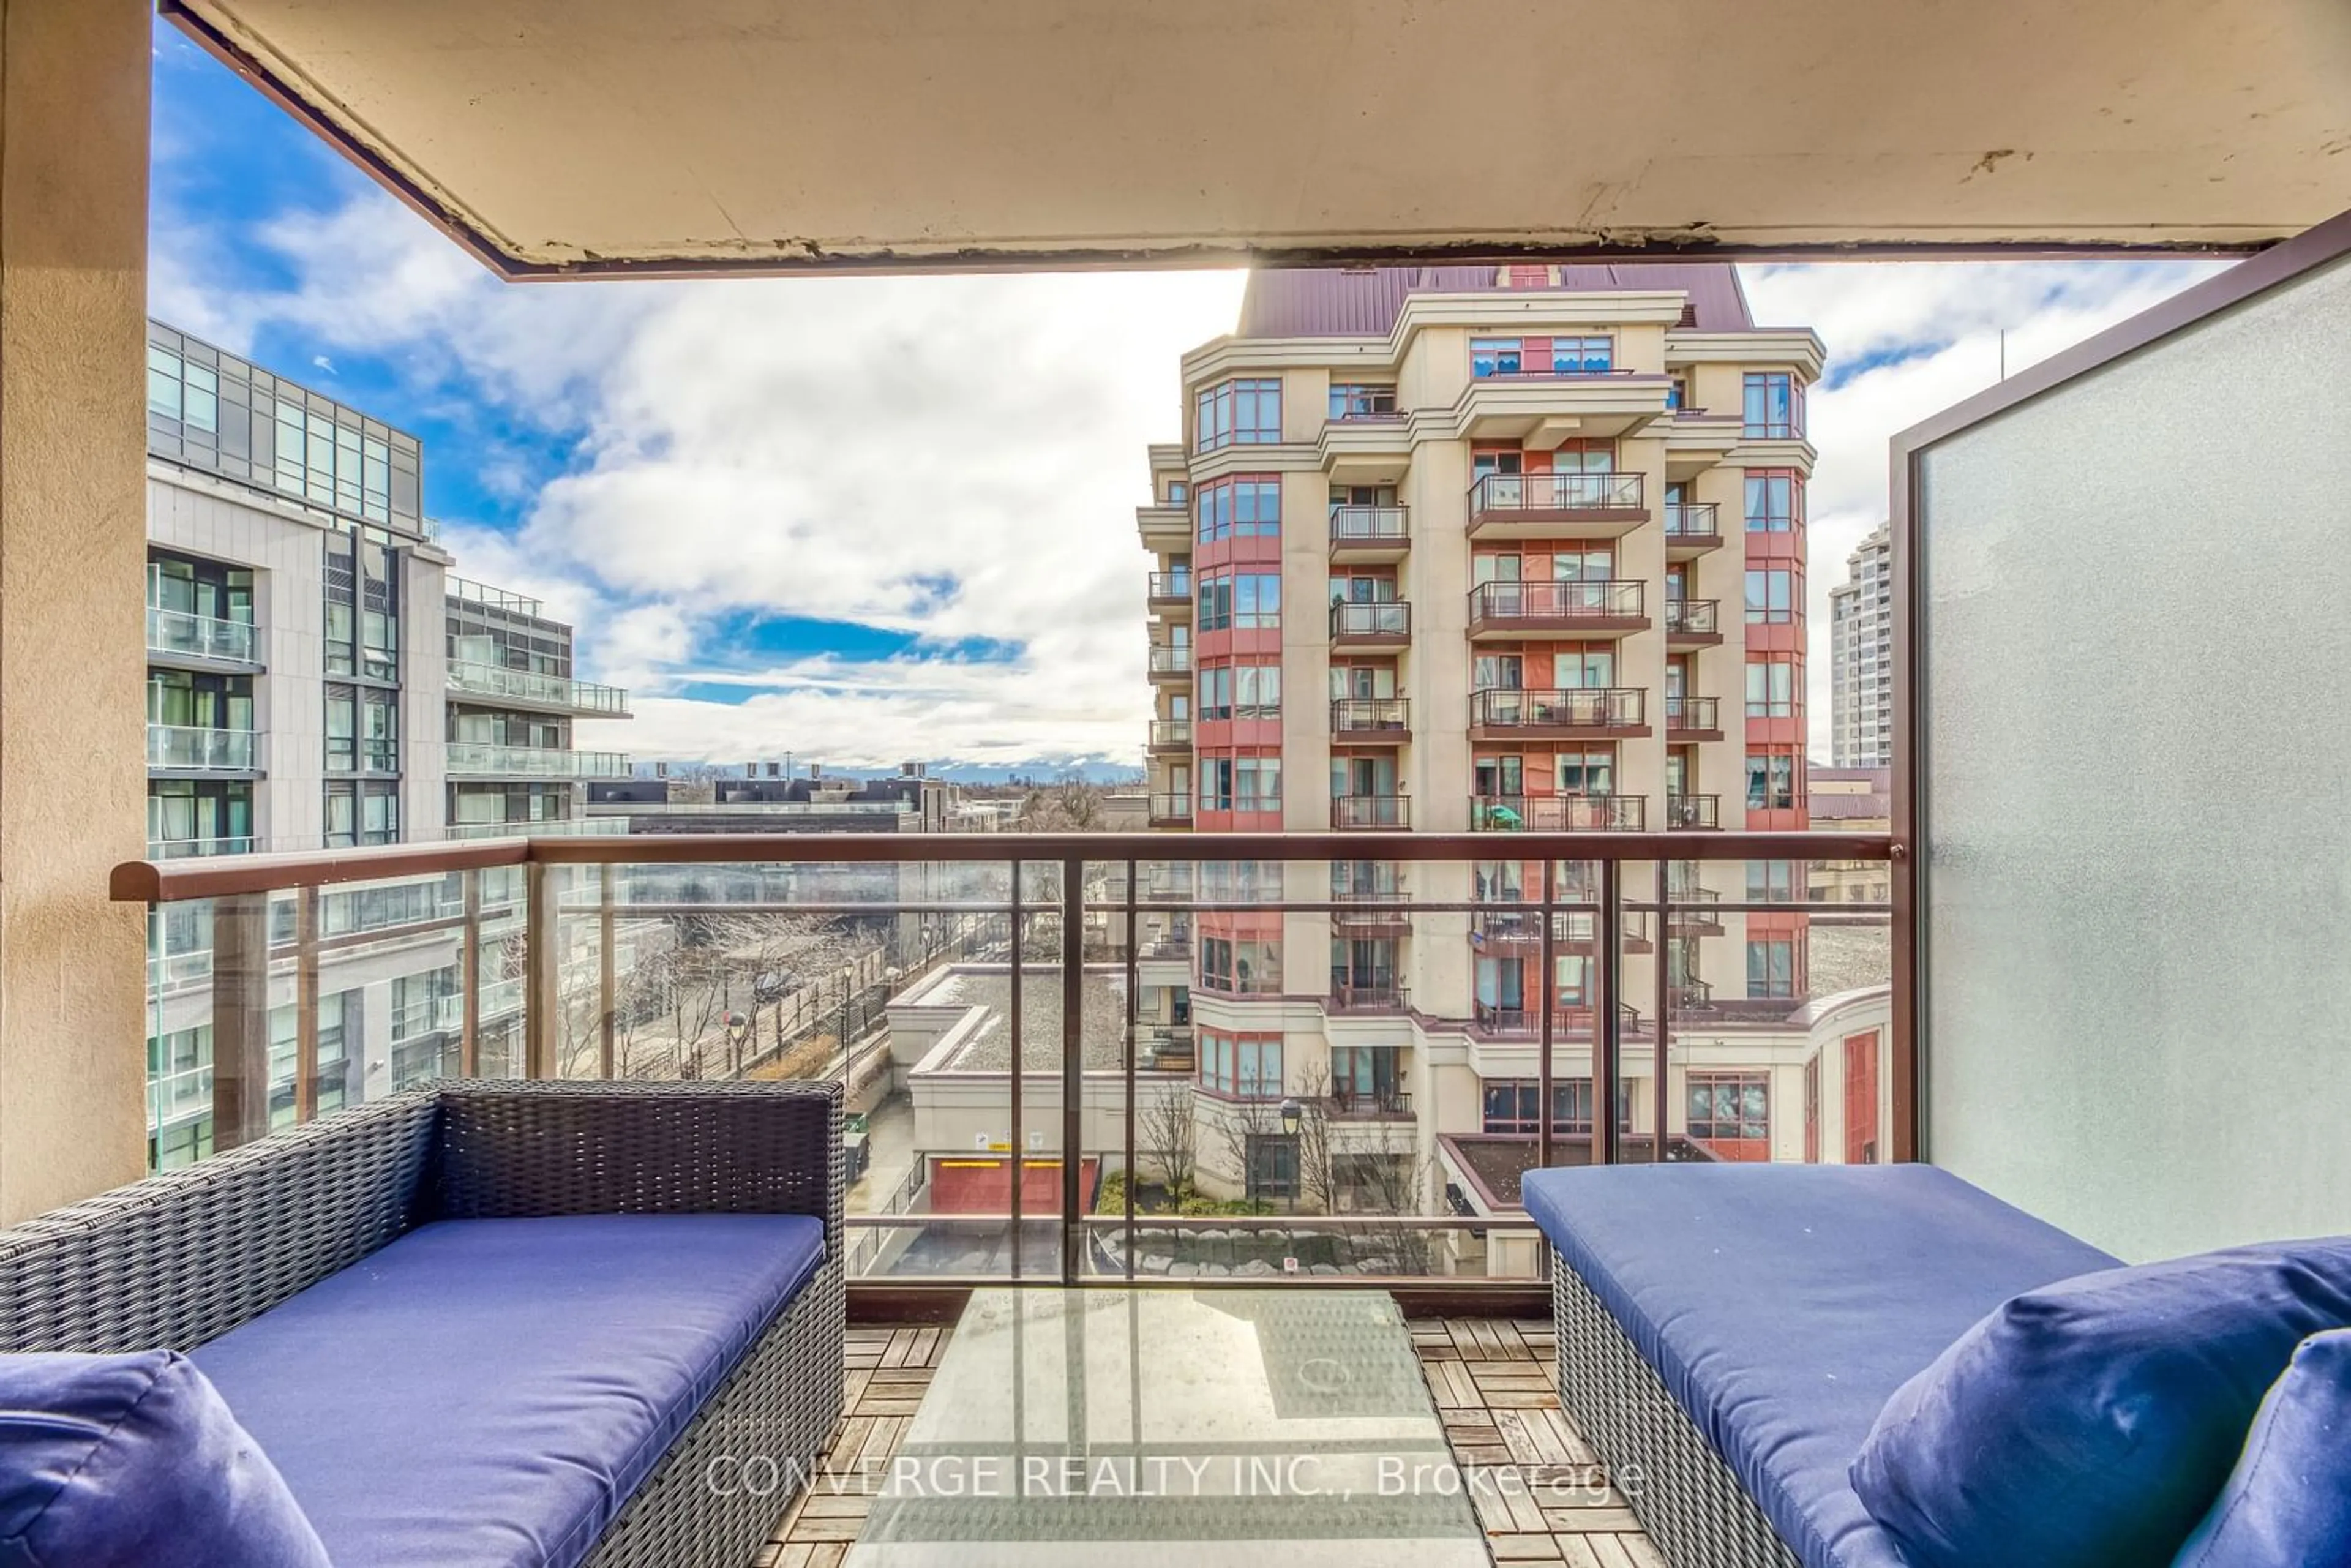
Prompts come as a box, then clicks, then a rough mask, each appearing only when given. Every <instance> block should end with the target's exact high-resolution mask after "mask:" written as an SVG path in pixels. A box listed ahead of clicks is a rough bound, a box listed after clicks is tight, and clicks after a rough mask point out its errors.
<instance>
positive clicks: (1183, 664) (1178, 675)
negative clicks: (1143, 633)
mask: <svg viewBox="0 0 2351 1568" xmlns="http://www.w3.org/2000/svg"><path fill="white" fill-rule="evenodd" d="M1151 678H1152V679H1153V680H1154V681H1155V682H1157V683H1159V684H1161V685H1180V686H1188V685H1191V684H1192V649H1191V647H1190V645H1189V644H1186V645H1184V646H1181V647H1177V646H1175V645H1173V644H1170V643H1153V644H1152V645H1151Z"/></svg>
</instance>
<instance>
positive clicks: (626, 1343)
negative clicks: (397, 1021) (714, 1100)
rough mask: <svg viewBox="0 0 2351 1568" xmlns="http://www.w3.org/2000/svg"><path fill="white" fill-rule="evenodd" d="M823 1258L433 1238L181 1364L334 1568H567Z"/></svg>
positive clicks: (752, 1222) (650, 1238)
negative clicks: (295, 1507)
mask: <svg viewBox="0 0 2351 1568" xmlns="http://www.w3.org/2000/svg"><path fill="white" fill-rule="evenodd" d="M823 1249H824V1230H823V1226H822V1224H821V1222H820V1221H818V1220H816V1219H813V1218H808V1217H805V1216H799V1215H773V1214H694V1215H591V1216H582V1217H576V1218H545V1219H463V1220H444V1221H442V1222H440V1223H437V1224H432V1225H426V1226H423V1227H421V1228H418V1229H416V1230H413V1231H412V1232H410V1233H409V1234H408V1235H406V1236H403V1237H402V1238H401V1239H399V1240H397V1241H394V1242H393V1243H392V1245H390V1246H388V1247H386V1248H383V1249H381V1250H380V1251H378V1252H375V1253H372V1254H371V1255H370V1256H369V1257H367V1258H365V1259H363V1260H360V1262H358V1263H356V1264H354V1265H352V1266H351V1267H350V1268H349V1269H346V1270H343V1271H342V1272H341V1273H340V1274H336V1275H334V1276H332V1277H331V1278H329V1279H327V1280H323V1281H320V1282H319V1283H318V1284H316V1285H313V1286H311V1287H310V1288H309V1289H308V1290H307V1291H303V1292H302V1293H301V1294H299V1295H298V1296H295V1297H294V1298H292V1299H291V1300H289V1301H285V1302H283V1303H281V1304H280V1305H278V1306H277V1307H276V1308H274V1309H272V1310H271V1311H270V1312H266V1313H264V1314H263V1315H262V1316H260V1317H258V1318H256V1319H254V1320H253V1321H252V1322H249V1323H246V1324H245V1325H243V1326H242V1327H239V1328H237V1329H235V1330H233V1331H232V1332H230V1333H226V1334H224V1335H222V1336H221V1337H220V1338H219V1339H216V1340H214V1341H213V1342H212V1343H209V1344H206V1345H204V1346H203V1347H202V1348H200V1349H199V1350H197V1351H196V1352H195V1354H194V1360H195V1362H196V1364H197V1365H199V1366H201V1367H202V1368H203V1369H204V1372H205V1374H206V1375H209V1376H210V1377H211V1378H212V1380H213V1382H214V1385H216V1386H217V1387H218V1388H219V1389H220V1392H221V1396H222V1397H223V1398H225V1399H226V1400H227V1401H228V1405H229V1408H230V1409H232V1410H234V1411H235V1412H236V1415H237V1418H238V1419H239V1420H241V1421H243V1422H244V1423H245V1425H246V1428H247V1429H248V1430H250V1431H251V1432H252V1433H253V1434H254V1436H255V1437H257V1438H258V1439H259V1440H260V1442H261V1445H262V1447H263V1448H266V1449H267V1450H268V1451H269V1454H270V1457H271V1458H273V1459H275V1460H276V1461H277V1468H278V1469H279V1470H280V1471H282V1472H283V1473H284V1475H285V1477H286V1481H287V1486H289V1487H290V1488H291V1489H292V1490H293V1493H294V1496H295V1497H296V1498H297V1499H298V1500H300V1502H301V1504H302V1508H303V1511H304V1512H305V1513H307V1514H308V1516H309V1519H310V1522H311V1523H312V1524H313V1525H314V1526H316V1527H317V1529H318V1531H319V1538H320V1539H321V1540H322V1541H324V1542H326V1545H327V1550H328V1552H329V1553H330V1554H331V1555H332V1556H333V1558H334V1561H335V1564H336V1568H370V1565H372V1564H385V1565H390V1564H394V1563H398V1564H413V1563H448V1564H452V1565H453V1568H454V1565H456V1564H465V1568H493V1565H496V1568H505V1565H508V1564H511V1565H513V1568H526V1565H528V1568H542V1565H552V1568H570V1565H571V1564H574V1563H579V1562H580V1560H581V1559H582V1558H583V1557H584V1556H586V1554H587V1552H588V1551H589V1549H590V1547H592V1546H593V1545H594V1544H595V1542H596V1539H597V1537H598V1536H599V1535H600V1534H601V1532H602V1531H603V1530H604V1528H605V1527H606V1526H607V1525H609V1524H610V1523H611V1521H612V1519H613V1517H614V1516H615V1515H616V1514H618V1513H619V1511H620V1510H621V1507H622V1504H623V1503H625V1502H626V1501H627V1500H628V1498H629V1495H630V1494H631V1493H632V1491H634V1490H636V1488H637V1487H638V1485H639V1484H640V1483H642V1482H643V1480H644V1479H645V1477H646V1476H647V1475H648V1474H650V1473H651V1472H652V1470H653V1467H654V1466H655V1465H656V1464H657V1463H659V1462H660V1459H661V1458H662V1456H663V1454H664V1452H665V1451H666V1450H667V1449H668V1448H669V1446H670V1444H671V1442H672V1441H673V1440H674V1439H675V1438H676V1437H677V1436H678V1434H679V1433H680V1432H681V1431H682V1430H683V1429H684V1427H685V1426H686V1424H687V1423H688V1422H689V1421H691V1420H692V1419H693V1418H694V1416H695V1412H696V1411H697V1410H698V1409H699V1408H700V1407H701V1406H702V1405H703V1404H704V1402H705V1400H707V1399H708V1398H709V1396H711V1394H712V1393H713V1392H714V1391H715V1390H716V1389H717V1387H718V1386H719V1385H721V1384H722V1383H724V1382H725V1381H726V1376H727V1375H728V1374H729V1373H730V1372H732V1371H733V1370H734V1368H735V1366H736V1364H737V1363H738V1362H739V1361H740V1360H741V1359H742V1357H743V1355H744V1354H745V1353H746V1352H747V1350H748V1349H749V1348H750V1347H751V1345H752V1343H754V1342H755V1341H756V1340H757V1339H758V1336H759V1335H760V1333H762V1332H763V1331H764V1330H765V1329H766V1328H767V1327H768V1324H769V1323H770V1322H772V1321H773V1320H774V1319H775V1317H776V1315H777V1314H778V1312H779V1311H781V1309H782V1308H783V1307H784V1305H785V1304H786V1303H787V1302H788V1301H790V1299H791V1297H792V1296H793V1294H794V1293H795V1292H796V1291H799V1289H800V1287H801V1286H802V1285H803V1284H805V1283H806V1282H807V1281H808V1279H809V1277H810V1275H811V1274H812V1273H813V1272H814V1271H815V1270H816V1268H817V1266H818V1263H819V1262H820V1260H821V1258H822V1254H823Z"/></svg>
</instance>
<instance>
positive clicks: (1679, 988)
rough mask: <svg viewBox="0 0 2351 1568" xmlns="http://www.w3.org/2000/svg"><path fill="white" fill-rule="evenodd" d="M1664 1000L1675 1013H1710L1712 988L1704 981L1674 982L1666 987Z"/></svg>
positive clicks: (1712, 1007)
mask: <svg viewBox="0 0 2351 1568" xmlns="http://www.w3.org/2000/svg"><path fill="white" fill-rule="evenodd" d="M1666 999H1667V1002H1668V1003H1669V1004H1670V1005H1671V1006H1672V1008H1673V1010H1674V1011H1676V1012H1677V1013H1704V1012H1712V1011H1713V1010H1714V988H1713V987H1712V986H1710V985H1708V983H1707V982H1706V981H1704V980H1698V979H1682V980H1676V981H1673V982H1672V983H1670V984H1669V985H1667V988H1666Z"/></svg>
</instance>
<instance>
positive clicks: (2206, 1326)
mask: <svg viewBox="0 0 2351 1568" xmlns="http://www.w3.org/2000/svg"><path fill="white" fill-rule="evenodd" d="M2346 1326H2351V1237H2346V1238H2342V1239H2335V1240H2328V1241H2297V1242H2279V1243H2272V1244H2268V1245H2263V1246H2259V1247H2236V1248H2231V1249H2228V1250H2226V1251H2222V1252H2207V1253H2203V1254H2201V1255H2199V1256H2197V1257H2193V1258H2174V1259H2171V1260H2168V1261H2166V1262H2161V1263H2147V1264H2142V1265H2140V1266H2139V1267H2137V1268H2135V1269H2108V1270H2100V1271H2098V1272H2095V1273H2088V1274H2084V1275H2082V1276H2081V1277H2080V1278H2078V1279H2073V1280H2065V1281H2060V1282H2058V1283H2056V1284H2053V1285H2050V1286H2048V1287H2046V1288H2044V1289H2041V1290H2036V1291H2028V1292H2026V1293H2024V1294H2022V1295H2020V1296H2018V1297H2017V1298H2016V1299H2015V1300H2013V1301H2008V1302H2005V1303H2003V1304H2002V1305H2001V1307H2000V1309H1999V1310H1998V1311H1996V1312H1992V1313H1991V1314H1990V1315H1989V1316H1987V1317H1986V1318H1985V1319H1984V1320H1983V1321H1982V1322H1980V1323H1978V1324H1976V1325H1975V1326H1974V1327H1973V1328H1970V1330H1969V1331H1968V1332H1967V1333H1965V1334H1964V1335H1962V1336H1961V1337H1960V1338H1959V1341H1958V1342H1957V1343H1954V1344H1953V1345H1952V1346H1951V1347H1950V1348H1949V1350H1947V1351H1945V1352H1944V1353H1943V1354H1941V1355H1940V1356H1938V1357H1937V1358H1936V1360H1935V1364H1933V1365H1932V1366H1929V1367H1928V1368H1927V1369H1926V1370H1925V1371H1924V1372H1921V1373H1920V1374H1919V1375H1917V1377H1915V1378H1912V1379H1911V1380H1910V1381H1909V1382H1907V1383H1906V1384H1904V1385H1903V1386H1902V1387H1901V1388H1900V1389H1899V1390H1898V1391H1897V1392H1896V1394H1895V1396H1894V1397H1893V1398H1891V1399H1890V1400H1888V1401H1887V1402H1886V1409H1885V1412H1884V1413H1883V1414H1882V1415H1880V1416H1878V1419H1877V1424H1876V1428H1875V1429H1874V1430H1873V1431H1872V1432H1871V1433H1870V1435H1869V1440H1868V1442H1866V1443H1865V1444H1864V1445H1863V1447H1862V1451H1861V1454H1860V1456H1859V1458H1856V1459H1855V1463H1854V1469H1853V1480H1854V1486H1855V1490H1857V1491H1858V1492H1859V1493H1860V1494H1861V1499H1862V1501H1863V1502H1864V1503H1865V1505H1866V1506H1867V1507H1868V1509H1869V1511H1870V1513H1871V1514H1872V1515H1873V1516H1874V1517H1875V1518H1876V1520H1877V1521H1878V1522H1879V1523H1880V1524H1881V1525H1883V1526H1884V1527H1885V1528H1886V1532H1887V1533H1888V1534H1890V1535H1892V1536H1893V1537H1894V1538H1895V1539H1896V1541H1897V1542H1899V1543H1900V1545H1901V1547H1902V1550H1903V1551H1904V1552H1905V1553H1907V1555H1908V1556H1909V1558H1910V1559H1911V1561H1912V1562H1913V1563H1917V1564H1918V1565H1919V1568H1963V1565H1966V1564H1972V1563H1980V1562H1983V1561H1986V1560H1987V1553H1992V1554H1995V1555H1998V1556H1999V1557H2001V1559H2002V1560H2004V1561H2010V1562H2022V1563H2034V1564H2037V1565H2039V1568H2106V1565H2107V1564H2111V1563H2166V1562H2168V1561H2170V1559H2171V1556H2172V1554H2173V1553H2174V1552H2177V1551H2179V1547H2180V1543H2181V1542H2184V1541H2186V1540H2187V1538H2188V1535H2189V1531H2192V1530H2193V1529H2195V1527H2196V1522H2197V1521H2198V1520H2199V1518H2201V1517H2202V1516H2203V1513H2204V1511H2205V1509H2206V1508H2207V1506H2208V1505H2210V1502H2211V1501H2212V1499H2213V1497H2214V1496H2215V1495H2216V1494H2217V1493H2218V1492H2219V1491H2220V1488H2221V1485H2222V1483H2223V1482H2225V1481H2226V1480H2227V1479H2228V1478H2229V1467H2230V1466H2231V1465H2232V1464H2234V1463H2235V1462H2236V1459H2237V1456H2238V1453H2239V1451H2240V1450H2241V1448H2242V1447H2243V1445H2244V1441H2245V1435H2246V1432H2247V1430H2248V1429H2249V1428H2250V1427H2252V1423H2253V1416H2254V1415H2255V1413H2256V1412H2257V1411H2258V1410H2259V1409H2260V1408H2261V1404H2262V1397H2263V1396H2265V1395H2267V1394H2268V1392H2269V1390H2270V1386H2271V1385H2273V1384H2274V1383H2275V1382H2276V1381H2277V1380H2278V1379H2279V1378H2280V1377H2281V1376H2283V1375H2284V1373H2285V1370H2286V1366H2287V1364H2288V1363H2289V1362H2291V1361H2292V1360H2293V1358H2294V1349H2295V1347H2296V1346H2297V1345H2299V1344H2301V1343H2302V1342H2303V1341H2304V1340H2305V1339H2307V1338H2308V1337H2309V1336H2311V1335H2312V1334H2314V1333H2321V1332H2324V1331H2325V1330H2327V1329H2335V1328H2343V1327H2346Z"/></svg>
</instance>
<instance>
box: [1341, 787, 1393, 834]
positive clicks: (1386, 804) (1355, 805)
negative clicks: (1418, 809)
mask: <svg viewBox="0 0 2351 1568" xmlns="http://www.w3.org/2000/svg"><path fill="white" fill-rule="evenodd" d="M1411 826H1412V797H1410V796H1409V795H1333V796H1332V797H1331V831H1333V832H1342V833H1343V832H1374V831H1383V830H1387V829H1397V830H1402V829H1408V828H1410V827H1411Z"/></svg>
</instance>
